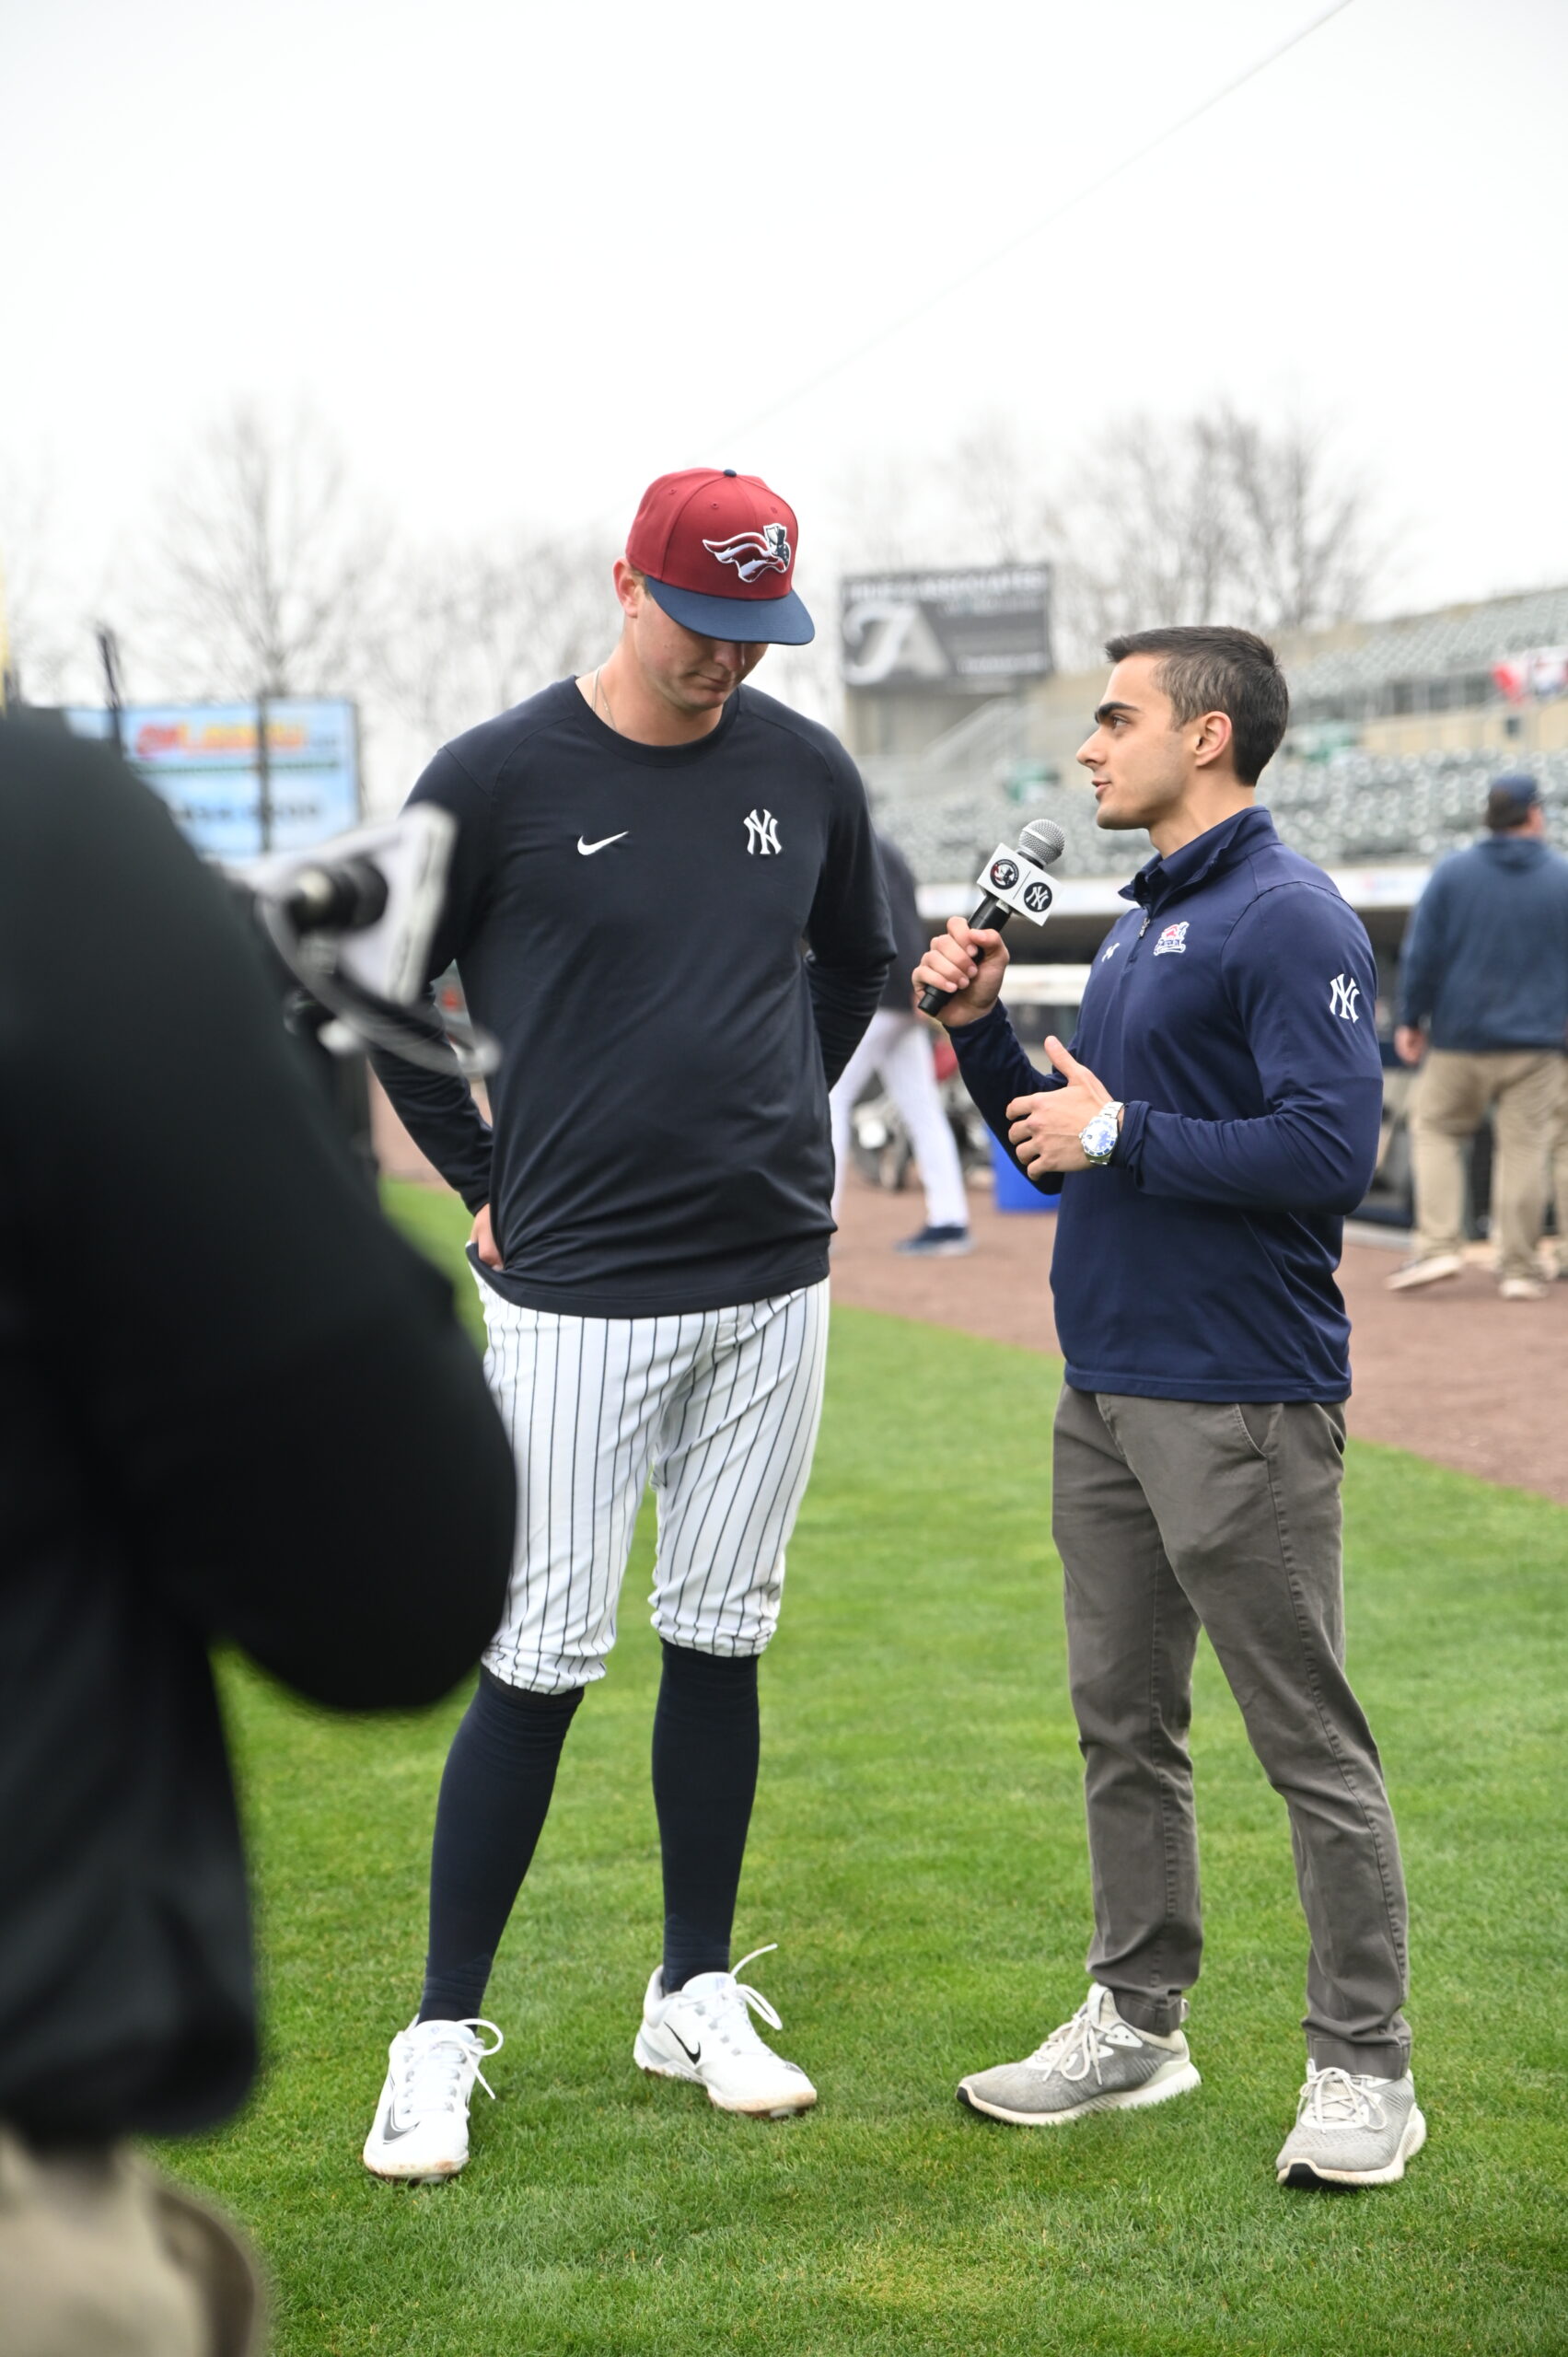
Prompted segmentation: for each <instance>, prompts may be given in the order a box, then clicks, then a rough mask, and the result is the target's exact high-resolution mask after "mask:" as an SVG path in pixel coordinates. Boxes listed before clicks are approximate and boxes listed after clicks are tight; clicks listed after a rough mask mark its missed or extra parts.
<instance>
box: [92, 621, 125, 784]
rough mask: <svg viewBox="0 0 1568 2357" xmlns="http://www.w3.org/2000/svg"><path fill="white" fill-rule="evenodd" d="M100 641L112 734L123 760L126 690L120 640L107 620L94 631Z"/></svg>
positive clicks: (99, 648) (105, 695)
mask: <svg viewBox="0 0 1568 2357" xmlns="http://www.w3.org/2000/svg"><path fill="white" fill-rule="evenodd" d="M93 636H94V637H95V638H96V639H97V641H98V659H99V662H100V663H101V664H102V666H103V691H104V697H105V700H106V701H107V702H108V705H109V727H110V735H111V736H112V737H113V738H114V749H115V751H116V752H117V753H118V754H119V755H120V758H121V760H122V761H123V760H124V758H125V691H124V689H123V687H122V684H121V677H120V642H119V640H118V639H117V638H116V637H115V635H114V633H113V632H112V631H111V630H110V627H109V624H108V623H107V622H99V625H98V628H97V629H96V630H95V632H94V633H93Z"/></svg>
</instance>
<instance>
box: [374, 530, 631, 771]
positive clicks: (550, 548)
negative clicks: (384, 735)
mask: <svg viewBox="0 0 1568 2357" xmlns="http://www.w3.org/2000/svg"><path fill="white" fill-rule="evenodd" d="M613 556H614V552H613V551H612V550H611V549H610V547H609V545H608V544H606V545H605V546H604V547H602V548H600V547H598V546H595V545H590V544H589V543H587V542H584V541H575V540H546V539H536V538H534V537H533V536H532V535H530V534H528V533H526V532H519V533H517V534H515V535H514V536H513V538H512V539H511V540H510V541H509V542H508V543H506V544H505V545H504V546H500V547H495V546H490V545H488V544H486V543H483V542H480V543H475V544H471V545H466V546H449V547H447V548H444V549H438V550H435V551H430V552H424V553H420V552H413V553H405V554H404V555H403V557H402V558H401V560H400V562H399V565H398V568H397V572H398V583H397V589H396V599H395V610H394V611H393V612H392V614H391V616H390V619H389V623H388V626H387V627H386V629H385V630H384V631H383V633H382V634H381V636H380V639H379V641H378V643H377V654H376V662H375V669H374V680H375V694H376V698H377V701H378V702H385V703H386V704H387V705H388V706H389V708H390V709H391V711H392V712H393V713H395V714H396V715H397V716H398V718H399V719H400V720H401V722H402V723H403V724H404V725H405V726H407V727H408V728H410V729H412V731H414V732H415V733H416V734H417V735H418V736H419V737H422V738H423V739H424V741H425V742H427V743H439V742H440V741H441V740H442V739H443V738H444V737H450V736H453V735H455V734H456V733H457V732H458V731H459V729H462V728H467V727H471V726H473V725H474V724H475V723H476V722H478V721H481V720H484V719H486V718H488V717H489V715H490V714H492V713H495V712H503V711H505V709H506V707H507V706H508V705H510V704H514V703H517V702H520V700H521V699H522V698H523V697H524V696H526V695H529V694H531V693H532V692H533V691H534V690H535V689H536V688H540V687H543V686H545V685H546V684H547V682H548V681H550V680H551V679H562V678H563V677H564V676H565V675H566V674H567V673H569V672H576V671H580V670H582V669H584V668H586V667H587V665H588V664H590V663H592V662H593V661H595V660H596V659H602V658H603V656H605V655H607V654H608V653H609V651H610V646H611V645H612V644H613V643H614V639H615V634H616V630H617V627H618V622H619V614H618V610H617V608H616V604H615V599H614V595H613V592H612V590H611V587H610V566H611V563H612V562H613Z"/></svg>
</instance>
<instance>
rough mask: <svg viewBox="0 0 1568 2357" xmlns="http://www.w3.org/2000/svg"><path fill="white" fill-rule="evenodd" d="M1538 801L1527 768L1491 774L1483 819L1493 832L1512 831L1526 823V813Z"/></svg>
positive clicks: (1535, 785) (1506, 833)
mask: <svg viewBox="0 0 1568 2357" xmlns="http://www.w3.org/2000/svg"><path fill="white" fill-rule="evenodd" d="M1539 802H1540V788H1539V785H1537V784H1536V782H1535V780H1534V778H1533V777H1531V775H1530V774H1529V772H1528V771H1527V770H1510V771H1509V772H1508V774H1507V775H1506V776H1505V777H1494V778H1493V781H1492V785H1491V789H1490V791H1489V792H1488V794H1487V797H1486V823H1487V825H1488V826H1489V827H1490V828H1491V830H1492V831H1493V834H1494V835H1508V834H1512V833H1513V831H1514V829H1515V828H1516V827H1527V826H1528V825H1529V822H1530V813H1531V811H1532V810H1534V809H1536V808H1537V807H1539Z"/></svg>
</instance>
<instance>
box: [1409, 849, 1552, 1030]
mask: <svg viewBox="0 0 1568 2357" xmlns="http://www.w3.org/2000/svg"><path fill="white" fill-rule="evenodd" d="M1400 1022H1401V1023H1403V1024H1408V1025H1410V1026H1411V1028H1412V1029H1424V1028H1426V1027H1427V1026H1428V1025H1430V1027H1431V1033H1432V1045H1433V1046H1434V1048H1446V1049H1450V1050H1454V1051H1458V1053H1460V1054H1472V1055H1473V1054H1486V1053H1489V1052H1494V1051H1499V1050H1507V1049H1510V1048H1512V1049H1522V1048H1561V1047H1562V1045H1563V1039H1564V1032H1565V1031H1568V859H1563V858H1562V856H1561V854H1560V853H1557V852H1554V851H1552V850H1551V849H1550V848H1549V847H1548V846H1547V844H1545V843H1543V842H1540V841H1539V839H1538V838H1535V837H1532V836H1529V835H1490V836H1488V837H1487V839H1486V840H1485V841H1484V842H1479V843H1471V844H1470V846H1469V849H1468V850H1467V851H1458V852H1455V853H1453V854H1452V855H1451V856H1450V857H1449V858H1447V859H1445V860H1443V861H1441V862H1440V863H1439V865H1437V867H1435V868H1434V871H1433V874H1432V877H1431V880H1430V881H1429V883H1428V884H1427V887H1426V889H1425V891H1424V892H1423V894H1422V896H1421V898H1420V900H1418V901H1417V902H1416V906H1415V912H1414V914H1413V915H1412V916H1411V923H1410V931H1409V933H1408V934H1407V935H1406V937H1405V948H1404V956H1403V958H1402V959H1401V961H1400Z"/></svg>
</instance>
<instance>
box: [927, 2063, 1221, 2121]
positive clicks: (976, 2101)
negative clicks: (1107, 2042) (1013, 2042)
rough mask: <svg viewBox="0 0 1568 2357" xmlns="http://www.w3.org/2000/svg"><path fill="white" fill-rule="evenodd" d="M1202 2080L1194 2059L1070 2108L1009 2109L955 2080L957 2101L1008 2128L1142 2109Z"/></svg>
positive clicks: (1182, 2092)
mask: <svg viewBox="0 0 1568 2357" xmlns="http://www.w3.org/2000/svg"><path fill="white" fill-rule="evenodd" d="M1202 2084H1203V2082H1202V2079H1201V2078H1200V2077H1199V2075H1198V2069H1197V2065H1196V2064H1195V2063H1192V2062H1179V2063H1178V2064H1177V2066H1176V2068H1175V2069H1174V2070H1173V2071H1172V2072H1170V2073H1169V2075H1168V2076H1167V2075H1166V2074H1165V2073H1160V2072H1156V2074H1155V2076H1154V2077H1153V2078H1152V2079H1145V2081H1144V2084H1143V2085H1142V2086H1141V2087H1122V2088H1121V2089H1119V2090H1118V2091H1116V2092H1115V2093H1113V2094H1110V2095H1103V2096H1089V2098H1088V2100H1087V2101H1086V2102H1085V2103H1077V2104H1074V2106H1073V2107H1072V2109H1071V2110H1070V2111H1009V2110H1008V2109H1007V2107H1006V2106H1005V2104H999V2103H988V2102H987V2101H986V2099H985V2097H984V2096H977V2095H976V2094H975V2092H974V2087H973V2084H972V2083H971V2082H970V2080H968V2079H962V2080H960V2081H959V2083H958V2101H959V2102H960V2103H964V2104H968V2106H969V2107H970V2110H971V2111H982V2112H983V2113H984V2114H985V2116H986V2118H987V2119H1005V2121H1006V2123H1007V2125H1008V2127H1009V2128H1065V2127H1066V2126H1068V2124H1069V2123H1070V2122H1071V2121H1072V2120H1074V2119H1086V2118H1087V2117H1088V2115H1089V2113H1090V2112H1091V2111H1142V2110H1144V2107H1146V2106H1147V2105H1149V2104H1152V2103H1168V2102H1169V2101H1170V2098H1171V2096H1184V2095H1187V2094H1188V2093H1190V2092H1191V2089H1192V2088H1193V2087H1201V2086H1202Z"/></svg>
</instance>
